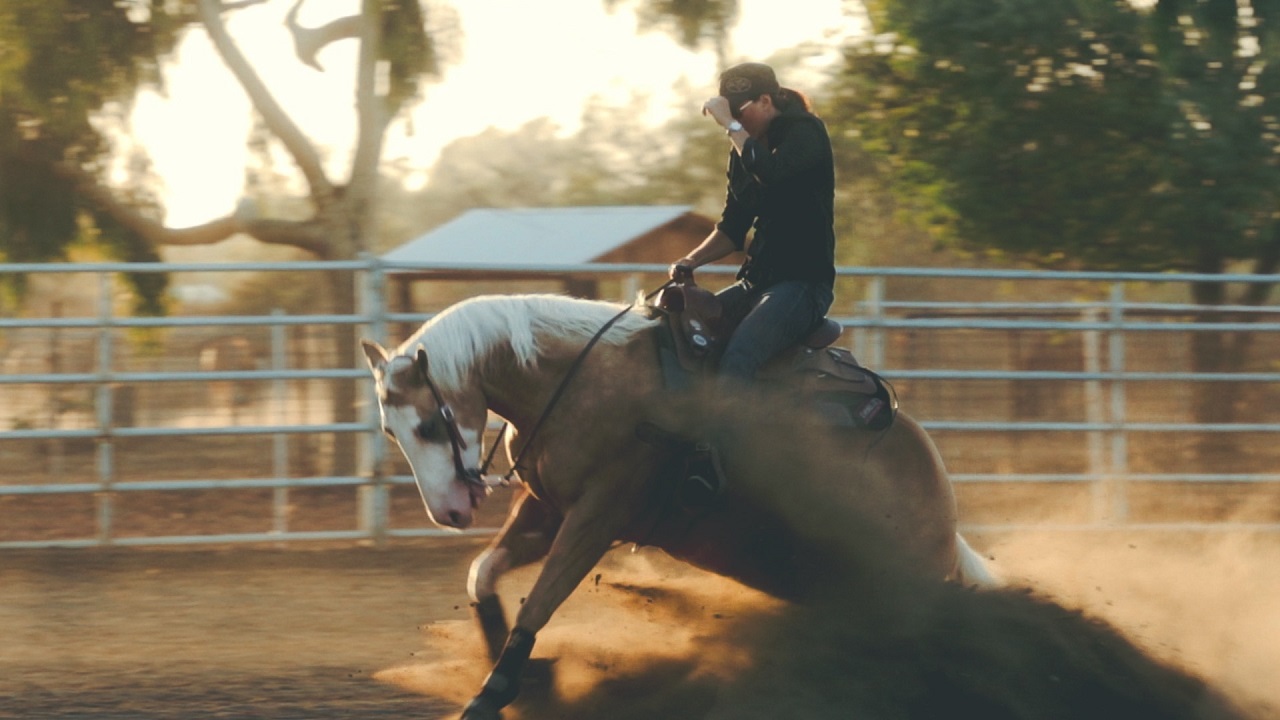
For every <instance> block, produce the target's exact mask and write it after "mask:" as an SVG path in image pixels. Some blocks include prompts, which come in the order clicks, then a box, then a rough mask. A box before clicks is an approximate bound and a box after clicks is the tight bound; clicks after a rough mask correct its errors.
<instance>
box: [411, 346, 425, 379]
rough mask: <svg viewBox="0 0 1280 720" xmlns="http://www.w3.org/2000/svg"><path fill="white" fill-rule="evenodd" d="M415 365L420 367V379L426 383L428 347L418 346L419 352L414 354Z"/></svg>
mask: <svg viewBox="0 0 1280 720" xmlns="http://www.w3.org/2000/svg"><path fill="white" fill-rule="evenodd" d="M413 365H414V367H416V368H418V379H419V380H421V381H422V382H423V384H426V382H427V377H428V375H427V349H426V348H424V347H422V346H421V345H419V346H418V352H417V353H415V354H414V356H413Z"/></svg>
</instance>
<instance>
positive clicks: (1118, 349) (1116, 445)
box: [1107, 282, 1129, 524]
mask: <svg viewBox="0 0 1280 720" xmlns="http://www.w3.org/2000/svg"><path fill="white" fill-rule="evenodd" d="M1124 303H1125V293H1124V283H1123V282H1115V283H1113V284H1112V285H1111V306H1110V318H1109V324H1110V325H1111V328H1110V330H1108V331H1107V338H1108V354H1109V355H1110V368H1109V370H1110V375H1111V486H1112V487H1111V493H1110V495H1111V503H1110V518H1109V520H1110V522H1111V523H1113V524H1119V523H1123V522H1125V520H1126V519H1127V518H1128V515H1129V498H1128V494H1127V493H1128V487H1127V485H1128V480H1129V435H1128V431H1127V430H1126V429H1125V426H1126V423H1127V414H1128V413H1127V412H1126V411H1127V407H1126V398H1125V338H1124Z"/></svg>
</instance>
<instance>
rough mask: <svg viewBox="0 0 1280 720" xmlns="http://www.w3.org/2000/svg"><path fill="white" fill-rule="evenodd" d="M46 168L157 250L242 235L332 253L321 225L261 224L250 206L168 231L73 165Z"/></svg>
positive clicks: (56, 164) (319, 253)
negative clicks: (161, 247) (207, 220)
mask: <svg viewBox="0 0 1280 720" xmlns="http://www.w3.org/2000/svg"><path fill="white" fill-rule="evenodd" d="M49 168H50V171H51V172H52V173H53V174H54V175H56V176H57V177H60V178H62V179H64V180H66V181H67V182H68V183H70V184H71V186H72V187H73V188H74V190H75V193H76V195H77V196H78V197H80V198H81V199H83V200H84V201H86V202H88V203H90V204H92V205H93V206H94V207H96V208H98V209H99V210H100V211H102V212H104V213H106V214H108V215H110V216H111V217H112V218H113V219H115V221H116V222H118V223H120V225H121V226H123V227H124V228H126V229H127V230H129V231H130V232H132V233H135V234H137V235H138V236H139V237H141V238H143V239H144V240H145V241H146V242H147V243H149V244H151V245H153V246H156V247H160V246H164V245H168V246H190V245H212V244H214V243H217V242H221V241H223V240H226V239H227V238H229V237H231V236H232V235H235V234H236V233H241V232H243V233H246V234H248V235H250V236H252V237H253V238H255V239H256V240H259V241H261V242H264V243H270V244H273V245H288V246H291V247H296V248H298V249H300V250H305V251H307V252H309V253H312V254H314V255H315V256H317V257H319V258H327V257H328V256H329V254H330V252H331V248H330V246H329V242H328V240H327V238H326V237H325V235H324V232H323V230H322V228H321V227H320V224H319V223H318V222H315V221H301V222H299V221H292V220H262V219H259V218H258V217H257V216H256V213H255V212H254V211H253V209H252V206H250V205H248V204H244V203H242V204H241V207H239V208H237V209H236V212H234V213H232V214H230V215H227V216H225V217H220V218H217V219H215V220H210V221H209V222H207V223H202V224H200V225H192V226H190V227H185V228H171V227H167V226H165V225H164V224H163V223H160V222H157V221H156V220H153V219H152V218H150V217H147V215H145V214H144V213H142V212H141V211H139V210H138V208H137V207H135V206H134V205H131V204H129V203H127V202H124V201H122V200H120V198H118V197H116V195H115V193H114V192H112V191H111V189H110V188H108V187H106V186H105V185H103V184H102V183H101V182H99V181H98V179H97V177H95V176H94V175H93V174H92V173H90V172H88V171H86V170H84V169H83V168H81V167H80V166H78V165H76V164H74V163H70V162H53V163H50V164H49Z"/></svg>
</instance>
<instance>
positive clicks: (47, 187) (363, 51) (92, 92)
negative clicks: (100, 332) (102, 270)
mask: <svg viewBox="0 0 1280 720" xmlns="http://www.w3.org/2000/svg"><path fill="white" fill-rule="evenodd" d="M262 2H264V0H240V1H239V2H230V1H227V2H219V0H187V1H186V2H170V1H166V0H150V1H146V0H134V1H133V2H115V3H104V2H101V1H100V0H10V2H8V3H7V4H6V6H5V9H4V10H3V11H0V12H4V13H5V16H4V17H3V18H0V19H3V22H0V29H2V30H0V32H3V33H5V36H4V38H3V39H4V40H5V41H6V45H5V46H6V47H10V46H11V47H14V48H17V50H15V51H13V52H9V53H6V54H4V55H0V81H2V82H3V84H2V85H0V93H2V95H0V98H2V99H3V101H4V102H2V103H0V159H3V161H4V172H3V173H0V177H3V178H5V180H3V181H0V182H3V185H2V186H0V202H2V203H3V205H0V242H3V246H4V250H5V253H6V255H7V257H9V258H10V259H53V258H57V257H61V256H63V255H64V254H65V248H66V247H67V246H68V244H69V243H70V242H71V241H73V240H74V239H75V238H76V237H78V236H79V235H80V232H79V230H80V228H81V227H83V226H84V225H85V224H86V223H88V224H91V225H92V226H93V227H94V232H95V233H96V234H98V235H99V236H100V237H101V238H103V239H104V240H106V241H108V242H109V243H110V244H112V245H113V246H114V247H115V248H117V254H118V255H119V256H120V257H122V258H124V259H154V258H155V257H157V255H156V252H157V248H158V247H160V246H163V245H193V244H208V243H213V242H217V241H220V240H222V239H225V238H227V237H229V236H230V235H232V234H233V233H237V232H243V233H247V234H249V235H251V236H252V237H254V238H256V239H258V240H260V241H262V242H264V243H271V244H276V245H285V246H291V247H295V248H299V249H301V250H304V251H306V252H307V253H310V254H311V255H312V256H314V257H316V258H319V259H343V258H350V257H353V256H355V255H356V254H357V253H359V252H361V251H363V250H365V249H369V248H370V242H371V237H372V235H373V232H372V229H373V224H374V217H375V215H374V205H375V203H374V200H375V198H376V195H377V189H378V177H379V163H380V161H381V155H382V146H383V139H384V136H385V133H386V130H387V127H388V125H389V123H390V122H391V121H392V119H393V118H394V117H395V116H396V115H397V113H399V112H400V111H401V110H402V109H404V108H406V107H408V106H409V105H410V104H412V103H413V102H414V101H415V100H416V98H417V97H418V93H419V84H420V83H421V82H422V80H423V79H424V78H428V77H431V76H432V75H434V74H435V73H437V72H438V70H439V62H440V56H439V54H438V52H437V46H436V44H435V43H434V42H433V36H432V35H431V34H430V33H428V30H427V27H426V16H425V11H424V8H423V6H422V5H420V4H419V2H418V0H363V2H362V5H361V11H360V12H359V13H358V14H356V15H353V16H351V17H345V18H338V19H336V20H334V21H332V22H329V23H326V24H325V25H323V26H321V27H318V28H307V27H303V26H302V25H301V24H300V23H299V22H298V20H297V12H298V10H299V7H300V6H301V4H302V2H303V0H296V1H295V3H294V5H293V7H292V10H291V11H290V14H289V18H288V30H289V32H290V33H291V35H292V37H293V40H294V45H295V48H296V50H297V53H298V56H299V58H300V60H301V61H302V62H305V63H307V64H310V65H312V66H313V67H317V68H318V67H319V65H318V63H317V61H316V55H317V53H318V52H319V51H320V50H321V49H322V48H323V47H325V46H326V45H328V44H330V43H333V42H338V41H342V40H347V39H354V40H356V41H357V42H359V44H360V51H359V55H358V64H359V67H358V72H357V87H356V88H355V96H356V107H357V110H356V112H357V115H358V131H357V133H358V137H357V138H356V139H355V142H354V143H353V145H354V152H353V157H352V161H351V164H350V168H349V170H348V172H347V175H346V177H344V178H339V179H335V178H331V177H329V176H328V175H327V174H326V171H325V168H324V167H323V165H322V163H321V157H320V153H319V151H318V150H317V148H316V147H315V146H314V145H313V143H312V142H311V140H310V139H309V138H308V137H307V136H306V135H305V134H304V133H303V132H302V131H301V130H300V129H299V128H298V126H297V125H296V124H295V123H294V121H293V119H292V118H290V117H289V116H288V114H287V113H286V112H285V111H284V110H283V109H282V108H281V106H280V105H279V103H278V102H277V101H276V100H275V98H274V97H273V95H272V93H271V91H270V89H269V88H268V87H267V86H266V85H265V84H264V83H263V82H262V80H261V79H260V77H259V76H258V74H257V72H256V71H255V70H254V68H253V67H252V66H251V65H250V64H249V62H248V61H247V60H246V59H245V57H244V55H243V54H242V53H241V51H240V49H239V48H238V47H237V45H236V42H235V40H234V39H233V38H232V37H231V35H230V34H229V33H228V31H227V28H226V25H225V23H224V20H223V14H224V13H227V12H230V11H234V10H239V9H242V8H245V7H248V6H251V5H257V4H260V3H262ZM436 13H437V14H438V15H439V16H441V17H442V18H443V23H441V24H440V27H446V28H447V27H448V26H449V25H450V24H454V25H456V19H455V18H454V17H453V16H452V15H451V14H450V13H449V12H448V11H446V10H442V9H437V10H436ZM194 22H198V23H199V25H200V26H202V27H203V29H204V31H205V32H207V33H208V35H209V37H210V39H211V40H212V41H213V44H214V47H215V48H216V49H217V52H218V53H219V55H220V56H221V57H222V60H223V61H224V63H225V64H226V65H227V68H228V69H229V70H230V72H231V73H232V74H233V75H234V76H235V77H236V79H237V80H238V81H239V83H240V84H241V85H242V86H243V87H244V90H245V92H246V94H247V95H248V97H249V99H250V101H251V103H252V106H253V108H254V111H255V112H256V114H257V116H258V118H259V121H260V126H261V128H263V130H264V131H265V134H266V135H267V136H268V137H270V139H271V140H270V142H272V143H278V144H279V146H281V147H283V149H284V151H285V152H286V153H287V154H288V156H289V157H290V158H291V159H292V161H293V163H294V165H295V167H296V169H297V172H298V173H299V174H300V175H301V176H302V178H303V179H304V181H305V184H306V189H307V199H308V201H309V204H310V210H311V214H310V216H309V217H306V218H303V219H279V218H273V217H262V216H259V215H258V213H257V212H255V211H254V210H253V206H252V204H250V203H243V204H242V205H241V207H240V208H238V209H237V210H236V211H234V212H231V213H228V214H227V215H226V216H225V217H222V218H218V219H216V220H214V221H212V222H209V223H205V224H203V225H201V226H199V227H195V228H181V229H179V228H168V227H165V226H164V225H163V224H161V223H160V222H159V221H158V217H159V207H158V205H157V204H156V203H155V202H154V199H153V198H152V197H151V196H148V195H146V194H145V193H144V194H137V193H128V192H122V191H121V190H120V189H119V188H117V187H115V186H113V185H112V184H111V183H110V182H109V179H108V177H107V173H106V159H107V157H108V150H109V143H108V142H107V140H106V139H105V138H104V137H103V135H102V134H101V133H100V132H99V131H98V130H97V128H95V127H94V125H93V122H92V120H93V117H94V115H95V113H99V112H100V111H101V110H102V109H103V108H104V107H107V106H108V104H109V103H110V102H111V101H116V102H125V103H127V102H128V101H129V100H130V98H132V96H133V94H134V93H135V92H136V91H137V89H138V87H139V86H141V85H143V84H148V83H149V84H157V83H159V82H160V73H159V70H158V68H159V63H160V61H161V60H162V59H163V57H164V56H165V54H166V53H167V52H169V50H171V49H172V47H173V45H174V43H175V42H176V39H177V37H178V36H179V34H180V33H181V32H182V31H183V29H184V28H186V27H188V26H189V25H191V24H192V23H194ZM9 41H15V42H14V44H12V45H9V44H8V43H9ZM19 177H21V178H22V182H15V181H14V179H16V178H19ZM329 282H330V285H331V292H329V293H327V294H326V297H327V300H328V302H329V303H331V307H329V308H328V310H330V311H331V312H338V313H345V312H350V311H352V310H353V309H354V308H353V303H354V297H355V292H354V286H353V277H352V276H351V275H350V274H349V273H333V274H332V275H331V276H330V277H329ZM153 294H154V293H153ZM335 351H336V357H340V358H345V357H349V358H352V360H353V362H354V358H355V357H356V353H355V342H354V337H353V336H351V335H350V334H349V333H338V334H337V339H336V341H335ZM355 392H356V387H355V385H354V384H352V383H342V384H337V385H336V386H335V395H334V410H335V416H336V417H337V418H338V419H339V420H344V419H349V418H350V416H351V414H352V413H353V412H354V408H355V405H356V403H355V399H356V397H355ZM353 441H354V439H353V438H351V437H350V436H346V435H341V436H339V438H338V440H337V444H338V447H336V448H335V457H336V458H338V459H339V462H341V463H344V464H345V465H348V466H349V465H350V464H351V463H353V462H354V457H355V453H354V452H352V451H351V449H352V448H351V447H350V443H352V442H353ZM348 469H349V468H348ZM341 470H342V468H339V471H341Z"/></svg>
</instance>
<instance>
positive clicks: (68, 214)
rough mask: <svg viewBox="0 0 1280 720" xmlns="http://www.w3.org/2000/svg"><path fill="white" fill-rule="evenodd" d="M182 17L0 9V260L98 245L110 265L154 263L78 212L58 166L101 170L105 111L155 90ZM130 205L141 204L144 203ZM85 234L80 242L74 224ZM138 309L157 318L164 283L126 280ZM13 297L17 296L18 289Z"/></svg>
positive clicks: (184, 13) (102, 7) (163, 5)
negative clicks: (145, 89) (98, 121)
mask: <svg viewBox="0 0 1280 720" xmlns="http://www.w3.org/2000/svg"><path fill="white" fill-rule="evenodd" d="M189 12H190V8H188V7H186V6H185V4H184V3H178V2H165V1H163V0H151V1H150V2H146V1H144V0H135V1H134V2H103V1H102V0H5V3H4V5H3V6H2V7H0V257H3V258H4V259H6V260H8V261H11V262H43V261H49V260H58V259H64V258H65V257H66V254H67V250H68V248H70V247H71V246H72V244H74V243H76V242H82V241H85V240H92V239H95V238H96V239H101V240H102V241H103V247H104V248H107V249H109V250H111V251H113V252H112V254H113V255H114V256H115V257H117V258H119V259H129V260H134V259H138V260H141V259H154V257H155V251H154V249H152V250H149V251H148V250H146V249H144V248H143V247H142V242H141V240H140V239H139V238H137V237H135V236H134V235H133V234H132V233H130V232H129V231H128V230H126V229H125V228H123V227H120V226H119V225H118V224H116V223H114V222H109V221H108V220H107V219H106V218H105V216H104V215H103V214H102V213H100V212H98V211H96V210H94V209H92V208H91V207H90V206H89V205H88V204H87V203H85V202H83V201H82V200H81V199H80V198H79V197H78V196H77V193H76V191H75V187H74V185H73V183H72V182H71V181H70V180H68V179H67V177H66V176H65V175H64V174H60V173H58V172H56V170H55V167H56V164H58V163H68V164H74V165H78V166H81V167H84V168H88V169H89V170H90V171H94V170H95V169H98V168H100V166H101V160H102V158H103V157H104V155H105V154H106V152H107V151H108V150H109V147H110V142H109V140H108V139H107V138H105V137H104V136H103V135H102V133H101V132H100V131H99V130H98V129H97V128H95V127H94V125H93V123H92V120H93V118H94V116H95V114H96V113H98V112H100V111H102V110H103V108H104V107H105V106H107V105H108V103H111V102H117V103H128V102H129V101H130V100H131V99H132V97H133V96H134V94H135V93H136V92H137V90H138V88H139V87H142V86H145V85H159V83H160V72H159V63H160V61H161V59H162V58H163V57H164V56H165V55H166V54H168V53H169V52H170V51H171V50H172V49H173V46H174V44H175V43H176V41H177V39H178V36H179V32H180V30H181V27H182V25H183V23H184V22H185V21H186V19H187V17H188V15H189ZM139 199H140V200H142V201H143V202H150V199H149V198H148V197H147V196H146V195H145V193H141V192H139ZM86 219H87V220H89V223H88V227H90V228H92V232H90V233H89V234H88V235H87V236H86V234H85V233H84V232H82V229H83V228H84V227H85V226H86V225H85V223H84V222H82V221H83V220H86ZM131 280H132V281H133V282H134V287H135V290H136V291H137V293H138V296H139V298H140V309H143V310H145V311H148V312H156V311H158V310H159V307H160V306H159V303H160V302H161V295H162V291H163V278H161V277H159V276H155V275H149V276H137V277H134V278H131ZM19 289H20V288H19Z"/></svg>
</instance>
